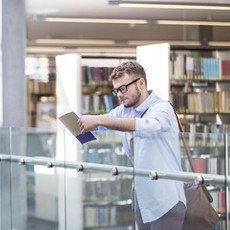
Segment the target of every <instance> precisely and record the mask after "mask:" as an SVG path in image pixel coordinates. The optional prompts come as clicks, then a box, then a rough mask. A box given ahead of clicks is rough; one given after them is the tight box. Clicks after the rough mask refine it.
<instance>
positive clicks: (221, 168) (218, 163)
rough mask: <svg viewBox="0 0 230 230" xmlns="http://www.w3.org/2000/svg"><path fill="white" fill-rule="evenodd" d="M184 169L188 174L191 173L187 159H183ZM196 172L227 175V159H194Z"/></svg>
mask: <svg viewBox="0 0 230 230" xmlns="http://www.w3.org/2000/svg"><path fill="white" fill-rule="evenodd" d="M181 162H182V163H181V164H182V167H183V169H184V170H185V171H186V172H187V171H188V172H190V171H191V168H190V164H189V161H188V158H187V157H182V161H181ZM193 163H194V167H195V172H197V173H209V174H217V175H224V174H225V159H224V158H223V157H210V158H202V157H193Z"/></svg>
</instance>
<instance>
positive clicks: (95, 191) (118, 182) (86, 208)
mask: <svg viewBox="0 0 230 230" xmlns="http://www.w3.org/2000/svg"><path fill="white" fill-rule="evenodd" d="M121 134H122V133H119V132H116V133H115V132H105V133H102V134H100V135H98V136H97V140H95V141H92V142H88V143H87V144H84V145H82V149H81V153H80V156H79V158H81V159H82V161H83V162H88V163H97V164H100V165H101V166H111V165H115V166H130V165H131V161H130V160H129V159H128V157H127V155H126V154H125V151H124V148H123V145H122V139H121ZM122 135H123V134H122ZM132 173H133V171H132V170H131V174H130V175H124V174H123V173H122V172H121V173H119V170H118V175H116V176H114V175H112V170H111V171H109V172H108V171H107V172H103V170H94V169H92V170H87V169H85V170H83V173H82V178H81V179H82V207H83V229H102V228H103V229H117V230H119V229H122V230H131V229H134V217H133V209H132V204H131V190H132V189H131V188H132V182H133V175H132Z"/></svg>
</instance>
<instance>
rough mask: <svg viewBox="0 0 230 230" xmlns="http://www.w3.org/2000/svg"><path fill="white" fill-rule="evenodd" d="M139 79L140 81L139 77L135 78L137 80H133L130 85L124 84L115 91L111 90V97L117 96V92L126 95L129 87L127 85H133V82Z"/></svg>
mask: <svg viewBox="0 0 230 230" xmlns="http://www.w3.org/2000/svg"><path fill="white" fill-rule="evenodd" d="M139 79H140V77H139V78H137V79H135V80H133V81H131V82H130V83H128V84H126V85H121V86H120V87H118V88H117V89H116V88H115V89H113V90H112V94H113V96H117V94H118V92H121V93H126V92H127V91H128V86H129V85H132V84H133V83H135V82H136V81H138V80H139Z"/></svg>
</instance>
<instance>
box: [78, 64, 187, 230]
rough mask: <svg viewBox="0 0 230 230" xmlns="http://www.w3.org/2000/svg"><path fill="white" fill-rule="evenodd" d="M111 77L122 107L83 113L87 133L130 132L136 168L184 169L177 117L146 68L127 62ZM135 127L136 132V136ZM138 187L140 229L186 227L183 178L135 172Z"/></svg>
mask: <svg viewBox="0 0 230 230" xmlns="http://www.w3.org/2000/svg"><path fill="white" fill-rule="evenodd" d="M110 80H111V81H112V84H113V91H112V92H113V95H114V96H117V97H118V99H119V101H120V102H121V105H119V106H118V107H116V108H115V109H113V110H111V112H110V113H109V114H106V115H83V116H81V117H80V119H79V121H78V122H79V126H80V129H81V132H82V133H84V132H87V131H90V130H95V129H100V128H101V127H105V128H108V129H114V130H119V131H125V132H122V133H123V134H124V138H123V139H124V140H123V145H124V148H125V150H126V152H127V154H128V155H129V156H130V158H131V157H132V148H131V145H132V146H134V167H137V168H142V169H143V168H144V169H150V170H156V171H157V170H162V171H164V170H165V171H181V165H180V164H181V162H180V154H179V142H178V124H177V119H176V117H175V114H174V111H173V108H172V106H171V105H170V104H169V103H168V102H166V101H163V100H162V99H160V98H159V97H158V96H157V95H156V94H154V92H150V93H149V92H148V91H147V80H146V73H145V71H144V68H143V67H142V66H141V65H140V64H138V63H137V62H134V61H130V62H124V63H122V64H121V65H119V66H117V67H116V68H115V69H114V70H113V72H112V74H111V76H110ZM130 131H135V132H133V133H134V138H132V135H131V134H130ZM150 131H151V132H150ZM135 134H136V135H135ZM131 141H133V142H134V143H133V144H130V143H131ZM134 191H135V192H134V194H135V201H136V220H137V224H138V228H139V230H142V229H143V230H155V229H156V230H172V229H173V230H181V229H182V225H183V219H184V215H185V210H186V208H185V196H184V190H183V183H182V182H179V181H172V180H171V181H170V180H157V181H151V180H150V179H148V178H143V177H138V176H135V189H134Z"/></svg>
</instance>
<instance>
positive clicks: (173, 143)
mask: <svg viewBox="0 0 230 230" xmlns="http://www.w3.org/2000/svg"><path fill="white" fill-rule="evenodd" d="M131 140H132V139H131ZM128 141H130V140H128ZM130 143H131V142H130ZM130 145H132V144H130ZM133 145H134V146H133V147H134V170H135V175H136V176H135V189H134V191H135V201H136V202H135V215H136V222H137V225H139V226H141V225H142V224H143V223H145V226H146V225H148V227H149V225H150V224H149V223H150V222H152V224H153V225H154V226H157V228H159V229H160V227H159V226H160V225H161V224H162V221H163V223H164V224H166V225H168V226H170V227H171V228H172V229H179V227H178V224H183V218H182V217H183V213H185V206H184V204H185V203H186V198H185V194H184V181H185V182H186V183H187V182H188V181H190V182H195V181H196V183H198V178H201V179H202V177H197V176H196V177H195V176H194V174H193V173H191V167H190V165H189V160H188V157H187V155H186V149H187V150H189V151H190V152H191V154H192V160H193V163H194V168H195V171H196V173H198V175H203V174H206V173H209V174H213V175H212V177H214V178H215V177H218V175H224V174H225V160H224V151H225V148H224V135H223V134H219V133H210V134H205V133H192V132H191V133H184V134H180V133H179V134H178V133H167V132H151V133H150V132H145V133H144V132H140V133H139V132H136V133H134V144H133ZM139 169H146V170H147V171H149V172H150V171H153V172H157V173H156V174H155V173H152V174H151V173H150V175H152V176H153V178H154V179H156V178H157V180H152V181H151V180H150V178H148V173H146V177H143V176H138V175H137V173H138V170H139ZM178 172H179V173H178ZM185 172H186V175H185V178H180V179H179V175H182V174H183V173H185ZM189 172H190V173H189ZM175 173H177V174H176V176H175V175H174V174H175ZM169 175H170V176H171V177H169ZM177 175H178V176H177ZM192 175H193V176H194V177H190V179H189V177H188V176H192ZM186 176H187V177H186ZM204 178H205V177H204ZM218 178H220V177H218ZM221 178H222V182H224V176H223V177H221ZM201 182H202V180H200V183H201ZM206 184H207V186H206V187H207V189H208V190H209V192H210V194H211V196H212V197H213V202H212V206H213V207H214V209H215V210H216V212H217V213H218V215H219V216H220V218H219V221H218V223H217V224H216V225H215V226H214V227H213V228H209V229H225V198H224V197H225V187H224V186H223V185H224V183H222V184H215V183H212V182H207V183H206ZM174 211H177V213H179V214H178V219H177V221H175V222H174V221H172V219H170V218H171V213H173V212H174ZM195 215H196V213H194V216H195ZM176 226H177V227H176ZM196 229H198V228H196Z"/></svg>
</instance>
